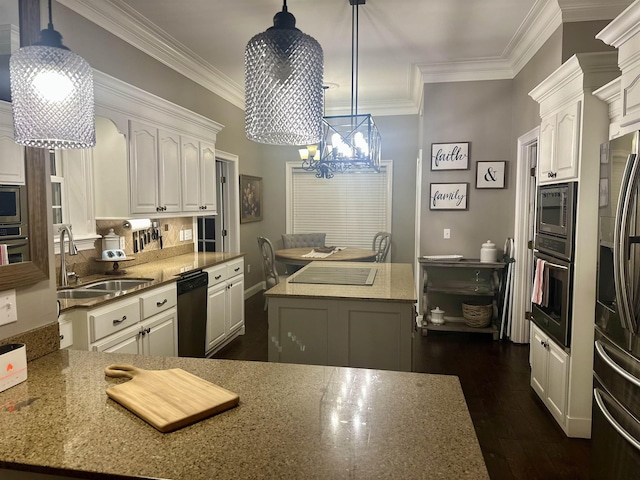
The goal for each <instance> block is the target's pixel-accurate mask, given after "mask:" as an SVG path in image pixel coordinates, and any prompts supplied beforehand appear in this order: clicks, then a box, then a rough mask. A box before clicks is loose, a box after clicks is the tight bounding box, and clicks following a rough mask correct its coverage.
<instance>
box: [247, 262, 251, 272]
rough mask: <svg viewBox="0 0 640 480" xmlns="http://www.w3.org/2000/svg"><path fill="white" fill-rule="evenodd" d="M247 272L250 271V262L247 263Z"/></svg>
mask: <svg viewBox="0 0 640 480" xmlns="http://www.w3.org/2000/svg"><path fill="white" fill-rule="evenodd" d="M247 273H251V264H250V263H247Z"/></svg>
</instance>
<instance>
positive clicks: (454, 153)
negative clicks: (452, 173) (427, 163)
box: [431, 142, 469, 170]
mask: <svg viewBox="0 0 640 480" xmlns="http://www.w3.org/2000/svg"><path fill="white" fill-rule="evenodd" d="M468 168H469V142H461V143H432V144H431V170H467V169H468Z"/></svg>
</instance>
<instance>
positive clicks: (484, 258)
mask: <svg viewBox="0 0 640 480" xmlns="http://www.w3.org/2000/svg"><path fill="white" fill-rule="evenodd" d="M496 261H498V250H497V249H496V244H495V243H493V242H492V241H491V240H487V243H483V244H482V248H481V249H480V262H482V263H491V262H496Z"/></svg>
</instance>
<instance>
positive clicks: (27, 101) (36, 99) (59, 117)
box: [9, 0, 96, 148]
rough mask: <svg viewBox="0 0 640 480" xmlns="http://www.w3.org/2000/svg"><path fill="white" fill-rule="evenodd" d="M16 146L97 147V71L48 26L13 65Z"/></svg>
mask: <svg viewBox="0 0 640 480" xmlns="http://www.w3.org/2000/svg"><path fill="white" fill-rule="evenodd" d="M9 73H10V79H11V103H12V106H13V126H14V139H15V141H16V143H18V144H20V145H25V146H28V147H40V148H89V147H93V146H94V145H95V144H96V133H95V115H94V102H93V71H92V69H91V66H90V65H89V64H88V63H87V61H86V60H85V59H83V58H82V57H80V56H79V55H76V54H75V53H73V52H71V51H70V50H69V49H68V48H67V47H65V46H64V45H63V44H62V35H60V33H59V32H57V31H56V30H54V29H53V20H52V15H51V0H49V25H48V27H47V28H46V29H45V30H42V31H41V32H40V38H39V39H38V41H37V42H36V43H35V44H33V45H30V46H26V47H22V48H21V49H19V50H18V51H17V52H15V53H14V54H13V55H11V58H10V60H9Z"/></svg>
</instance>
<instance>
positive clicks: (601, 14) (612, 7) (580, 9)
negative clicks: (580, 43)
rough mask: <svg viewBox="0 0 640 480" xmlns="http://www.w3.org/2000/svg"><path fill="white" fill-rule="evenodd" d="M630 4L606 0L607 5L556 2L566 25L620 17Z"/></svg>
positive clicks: (570, 0) (573, 0)
mask: <svg viewBox="0 0 640 480" xmlns="http://www.w3.org/2000/svg"><path fill="white" fill-rule="evenodd" d="M630 3H631V0H608V2H607V5H602V4H594V3H593V1H592V2H591V3H590V2H589V1H588V0H558V4H559V6H560V10H562V21H563V22H566V23H570V22H590V21H592V20H611V19H613V18H616V17H617V16H618V15H620V13H621V12H622V11H623V10H624V9H625V8H627V7H628V6H629V4H630Z"/></svg>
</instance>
